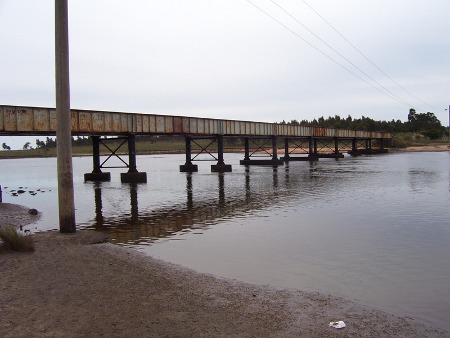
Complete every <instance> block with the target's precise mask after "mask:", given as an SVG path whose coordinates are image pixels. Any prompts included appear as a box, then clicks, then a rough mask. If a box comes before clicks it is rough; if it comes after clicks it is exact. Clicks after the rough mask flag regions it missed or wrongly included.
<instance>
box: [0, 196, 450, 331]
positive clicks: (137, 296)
mask: <svg viewBox="0 0 450 338" xmlns="http://www.w3.org/2000/svg"><path fill="white" fill-rule="evenodd" d="M5 220H8V222H11V221H17V222H23V223H22V225H24V223H27V222H30V221H32V220H33V219H32V218H30V216H29V215H28V213H27V209H26V208H22V207H18V206H14V205H10V204H3V205H2V204H0V226H1V225H4V224H5V223H6V221H5ZM33 236H34V238H35V244H36V251H35V252H33V253H3V254H0V276H1V278H0V290H1V293H0V295H1V296H0V337H5V338H6V337H225V336H226V337H450V333H448V332H443V331H440V330H437V329H434V328H431V327H427V326H425V325H422V324H420V323H418V322H417V321H415V320H413V319H411V318H405V317H399V316H394V315H391V314H388V313H385V312H383V311H379V310H376V309H371V308H368V307H365V306H362V305H359V304H356V303H354V302H351V301H348V300H345V299H340V298H336V297H332V296H329V295H325V294H319V293H308V292H303V291H298V290H281V289H275V288H271V287H264V286H255V285H251V284H245V283H241V282H236V281H232V280H226V279H221V278H216V277H214V276H211V275H205V274H199V273H196V272H194V271H191V270H189V269H186V268H183V267H180V266H177V265H173V264H169V263H165V262H162V261H160V260H156V259H153V258H151V257H148V256H144V255H142V254H140V253H138V252H136V251H135V250H133V249H128V248H124V247H119V246H114V245H112V244H108V243H104V241H105V237H104V235H103V234H100V233H96V232H92V231H91V232H88V231H78V232H77V233H76V234H70V235H63V234H60V233H58V232H52V233H40V234H35V235H33ZM336 320H343V321H345V323H346V325H347V326H346V328H344V329H334V328H331V327H329V326H328V324H329V322H330V321H336Z"/></svg>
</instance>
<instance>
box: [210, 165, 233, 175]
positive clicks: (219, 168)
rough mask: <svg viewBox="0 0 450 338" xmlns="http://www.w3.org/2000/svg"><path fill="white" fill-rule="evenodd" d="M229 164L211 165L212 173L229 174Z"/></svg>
mask: <svg viewBox="0 0 450 338" xmlns="http://www.w3.org/2000/svg"><path fill="white" fill-rule="evenodd" d="M231 171H232V169H231V164H213V165H211V172H212V173H231Z"/></svg>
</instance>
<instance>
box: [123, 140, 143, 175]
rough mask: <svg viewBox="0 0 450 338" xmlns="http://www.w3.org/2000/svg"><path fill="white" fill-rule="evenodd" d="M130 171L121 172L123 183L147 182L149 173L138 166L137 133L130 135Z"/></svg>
mask: <svg viewBox="0 0 450 338" xmlns="http://www.w3.org/2000/svg"><path fill="white" fill-rule="evenodd" d="M128 161H129V162H128V172H126V173H121V174H120V180H121V182H122V183H147V173H146V172H138V171H137V168H136V135H134V134H130V135H128Z"/></svg>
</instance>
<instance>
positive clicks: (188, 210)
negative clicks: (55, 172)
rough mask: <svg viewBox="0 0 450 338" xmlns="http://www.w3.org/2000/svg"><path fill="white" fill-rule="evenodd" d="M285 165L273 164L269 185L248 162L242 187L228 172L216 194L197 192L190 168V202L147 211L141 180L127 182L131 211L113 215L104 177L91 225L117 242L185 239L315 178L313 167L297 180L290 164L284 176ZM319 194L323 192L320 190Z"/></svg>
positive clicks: (280, 200)
mask: <svg viewBox="0 0 450 338" xmlns="http://www.w3.org/2000/svg"><path fill="white" fill-rule="evenodd" d="M279 170H280V169H278V168H276V167H274V168H273V169H272V172H271V175H270V176H271V183H270V184H268V183H269V182H268V181H267V178H268V177H267V175H260V174H261V173H257V172H254V173H252V169H251V168H250V167H247V168H246V169H245V173H244V175H243V177H244V181H243V182H242V183H243V184H242V186H241V187H239V186H237V187H236V186H233V188H232V189H229V190H227V183H228V184H229V185H233V184H234V185H236V182H232V181H231V180H232V179H233V178H234V177H231V176H229V174H227V173H219V174H217V186H216V188H214V186H213V187H212V188H211V189H210V190H211V192H213V193H212V194H204V193H201V194H199V195H200V196H199V198H195V197H194V195H195V184H194V182H193V181H194V176H193V174H192V173H186V174H185V177H186V189H185V193H186V203H178V204H174V205H170V206H163V207H160V208H153V209H150V210H146V208H145V200H143V201H141V203H144V204H143V207H142V210H139V207H138V200H139V184H123V185H122V186H123V188H125V186H126V187H127V189H128V190H129V205H130V212H129V213H127V212H124V213H122V214H119V215H117V214H115V215H112V216H108V215H106V216H105V215H104V214H103V206H104V203H103V200H102V184H104V183H102V182H98V183H95V184H93V186H92V187H93V189H94V201H95V218H94V221H93V222H92V223H91V226H89V228H93V229H95V230H99V231H102V232H105V233H108V235H109V236H110V240H111V241H112V242H115V243H121V244H150V243H152V242H154V241H156V240H161V239H163V238H166V239H168V238H170V239H181V238H182V236H183V234H184V233H186V232H189V231H195V232H199V231H205V230H206V229H208V228H209V226H210V225H212V224H217V223H219V222H221V221H225V220H228V219H231V218H233V217H240V218H242V217H248V216H251V214H252V213H253V212H254V211H256V210H263V209H265V208H266V207H267V206H274V205H276V204H277V203H283V202H284V201H286V200H287V199H288V197H290V196H294V195H298V194H300V193H301V191H302V189H299V187H301V186H304V185H305V184H306V183H307V181H309V174H308V171H306V172H303V173H297V175H296V179H294V180H292V179H291V178H290V168H289V166H286V167H285V168H284V169H283V172H284V175H282V176H281V177H280V176H279ZM310 173H311V172H310ZM199 179H201V177H199ZM228 180H230V181H228ZM252 181H254V182H252ZM280 181H282V182H280ZM198 183H199V182H198ZM237 184H238V183H237ZM280 184H281V185H280ZM315 184H316V182H315ZM214 191H215V192H216V193H214ZM227 193H228V195H227ZM318 193H319V194H320V191H319V192H318ZM122 202H123V203H125V202H126V201H122Z"/></svg>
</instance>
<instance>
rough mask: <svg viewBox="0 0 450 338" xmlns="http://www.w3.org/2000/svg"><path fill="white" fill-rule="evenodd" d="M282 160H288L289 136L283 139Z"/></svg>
mask: <svg viewBox="0 0 450 338" xmlns="http://www.w3.org/2000/svg"><path fill="white" fill-rule="evenodd" d="M283 160H284V161H286V162H289V138H287V137H286V138H285V139H284V157H283Z"/></svg>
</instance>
